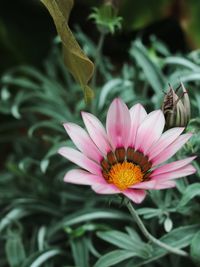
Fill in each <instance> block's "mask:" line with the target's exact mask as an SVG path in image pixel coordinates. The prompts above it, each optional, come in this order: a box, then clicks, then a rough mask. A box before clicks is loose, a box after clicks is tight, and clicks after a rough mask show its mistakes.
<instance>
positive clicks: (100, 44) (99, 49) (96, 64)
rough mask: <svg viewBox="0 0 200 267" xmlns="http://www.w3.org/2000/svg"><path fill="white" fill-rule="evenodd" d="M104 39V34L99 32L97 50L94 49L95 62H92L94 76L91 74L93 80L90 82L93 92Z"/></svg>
mask: <svg viewBox="0 0 200 267" xmlns="http://www.w3.org/2000/svg"><path fill="white" fill-rule="evenodd" d="M104 39H105V33H104V32H101V34H100V37H99V41H98V45H97V49H96V57H95V61H94V74H93V78H92V82H91V85H92V89H93V90H95V87H96V78H97V67H98V65H99V59H100V57H101V52H102V48H103V43H104Z"/></svg>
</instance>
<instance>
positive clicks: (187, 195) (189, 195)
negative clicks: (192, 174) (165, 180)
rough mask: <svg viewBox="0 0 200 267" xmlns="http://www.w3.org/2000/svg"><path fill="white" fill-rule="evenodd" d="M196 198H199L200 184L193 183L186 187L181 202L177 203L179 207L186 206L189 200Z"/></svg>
mask: <svg viewBox="0 0 200 267" xmlns="http://www.w3.org/2000/svg"><path fill="white" fill-rule="evenodd" d="M196 196H200V183H194V184H191V185H189V186H188V187H187V189H186V190H185V192H184V194H183V197H182V198H181V201H180V202H179V207H181V206H184V205H186V204H187V203H188V202H189V201H190V200H191V199H193V198H194V197H196Z"/></svg>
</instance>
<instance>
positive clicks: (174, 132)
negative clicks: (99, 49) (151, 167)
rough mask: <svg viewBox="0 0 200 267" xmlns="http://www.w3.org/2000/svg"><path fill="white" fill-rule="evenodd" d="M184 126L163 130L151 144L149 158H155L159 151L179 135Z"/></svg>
mask: <svg viewBox="0 0 200 267" xmlns="http://www.w3.org/2000/svg"><path fill="white" fill-rule="evenodd" d="M184 129H185V128H183V127H182V128H178V127H176V128H172V129H169V130H167V131H166V132H164V133H163V134H162V135H161V137H160V139H159V140H158V141H157V142H156V143H155V144H153V146H152V147H151V148H150V149H149V151H148V153H147V154H148V157H149V160H151V159H152V158H155V157H156V156H157V155H158V154H159V153H160V152H162V151H163V150H164V149H165V148H166V147H168V146H169V145H170V144H171V143H173V142H174V141H175V140H176V139H177V138H178V137H179V135H180V134H181V133H182V132H183V130H184Z"/></svg>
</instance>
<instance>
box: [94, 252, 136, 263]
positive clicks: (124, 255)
mask: <svg viewBox="0 0 200 267" xmlns="http://www.w3.org/2000/svg"><path fill="white" fill-rule="evenodd" d="M134 256H136V253H135V252H131V251H126V250H120V249H118V250H113V251H112V252H109V253H107V254H105V255H103V256H102V257H100V258H99V260H98V261H97V262H96V263H95V265H94V267H109V266H113V265H115V264H118V263H120V262H122V261H124V260H127V259H129V258H131V257H134Z"/></svg>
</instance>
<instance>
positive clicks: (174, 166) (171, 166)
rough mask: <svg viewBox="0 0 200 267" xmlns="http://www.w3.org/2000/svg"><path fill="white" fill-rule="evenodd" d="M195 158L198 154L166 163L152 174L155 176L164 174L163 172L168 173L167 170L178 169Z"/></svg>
mask: <svg viewBox="0 0 200 267" xmlns="http://www.w3.org/2000/svg"><path fill="white" fill-rule="evenodd" d="M195 158H196V156H194V157H189V158H186V159H181V160H177V161H174V162H170V163H168V164H165V165H163V166H161V167H158V168H157V169H155V170H154V171H153V173H152V174H153V176H156V175H159V174H163V173H166V172H172V171H176V170H178V169H179V168H182V167H184V166H186V165H188V164H189V163H190V162H192V161H193V160H194V159H195Z"/></svg>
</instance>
